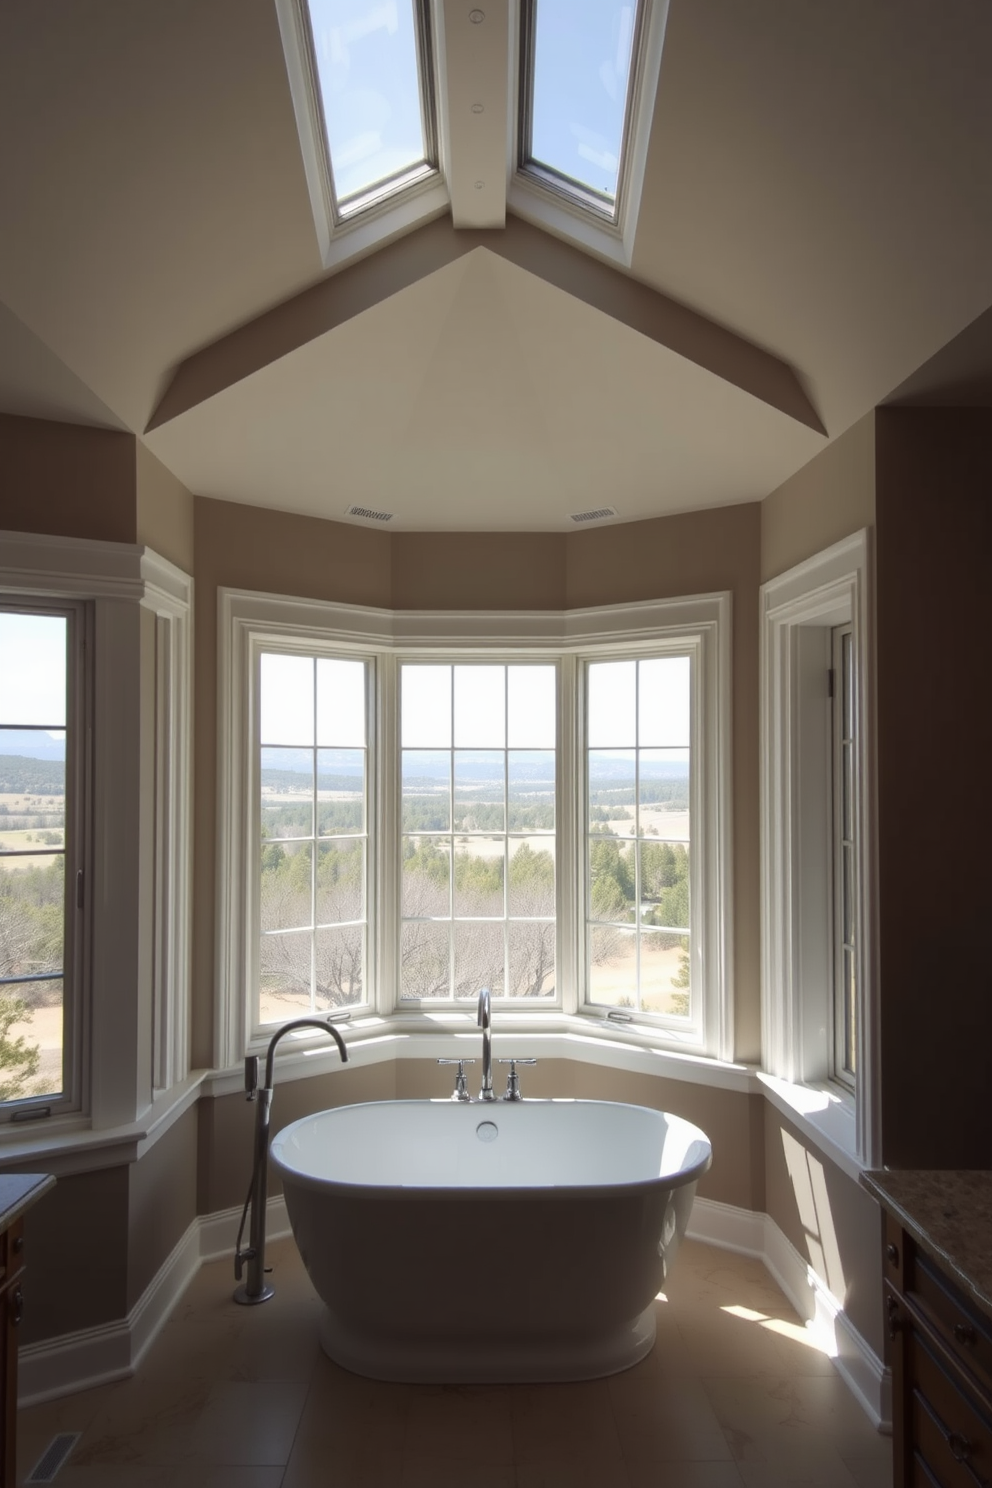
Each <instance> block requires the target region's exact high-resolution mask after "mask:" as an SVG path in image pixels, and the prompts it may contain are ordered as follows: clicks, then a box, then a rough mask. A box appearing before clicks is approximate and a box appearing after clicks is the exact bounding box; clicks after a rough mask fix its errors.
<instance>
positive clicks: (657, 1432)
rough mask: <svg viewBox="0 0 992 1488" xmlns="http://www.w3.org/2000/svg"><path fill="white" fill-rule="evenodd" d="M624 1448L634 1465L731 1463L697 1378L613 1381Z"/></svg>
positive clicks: (615, 1411) (621, 1378) (619, 1378)
mask: <svg viewBox="0 0 992 1488" xmlns="http://www.w3.org/2000/svg"><path fill="white" fill-rule="evenodd" d="M609 1384H610V1395H611V1398H612V1401H613V1415H614V1419H615V1421H616V1423H617V1432H618V1434H619V1437H620V1446H621V1450H622V1452H623V1455H624V1457H625V1458H626V1459H627V1460H628V1461H631V1462H720V1461H729V1460H730V1458H731V1452H730V1448H729V1446H728V1444H727V1439H726V1436H725V1435H724V1432H723V1430H722V1427H721V1425H720V1422H719V1420H718V1418H717V1415H716V1412H715V1411H714V1409H713V1407H712V1405H711V1403H710V1400H709V1398H708V1396H707V1394H706V1392H705V1390H704V1389H703V1388H702V1386H701V1385H700V1384H699V1382H698V1381H697V1380H695V1379H682V1380H680V1379H673V1378H670V1377H665V1378H658V1379H647V1378H642V1379H629V1378H627V1377H625V1376H624V1375H622V1374H619V1375H614V1376H613V1377H612V1379H611V1380H610V1382H609Z"/></svg>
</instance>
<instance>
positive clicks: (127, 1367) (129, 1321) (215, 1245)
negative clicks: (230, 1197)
mask: <svg viewBox="0 0 992 1488" xmlns="http://www.w3.org/2000/svg"><path fill="white" fill-rule="evenodd" d="M265 1214H266V1220H265V1232H266V1236H267V1238H268V1239H269V1240H278V1239H280V1238H281V1237H282V1236H284V1235H288V1234H289V1233H290V1227H289V1216H288V1215H287V1213H286V1203H285V1200H284V1199H283V1197H282V1195H281V1194H278V1195H277V1196H276V1197H275V1198H272V1199H269V1201H268V1204H267V1205H266V1209H265ZM240 1221H241V1208H240V1206H239V1207H238V1208H236V1209H223V1210H220V1211H219V1212H218V1213H216V1214H206V1215H203V1216H201V1217H199V1218H197V1219H194V1220H193V1222H192V1223H191V1224H190V1226H189V1228H188V1229H187V1231H186V1233H185V1234H184V1235H183V1237H182V1239H181V1240H180V1241H179V1243H178V1244H177V1245H176V1246H175V1248H174V1249H173V1251H172V1254H171V1255H170V1256H169V1257H168V1259H167V1260H166V1261H164V1262H163V1264H162V1265H161V1266H160V1267H159V1269H158V1271H157V1272H156V1274H155V1276H154V1277H153V1278H152V1280H151V1282H150V1283H149V1285H148V1286H147V1287H146V1288H145V1290H144V1292H143V1293H142V1294H141V1296H140V1297H139V1299H138V1301H137V1302H136V1303H135V1305H134V1306H133V1307H132V1308H131V1311H130V1312H129V1313H128V1315H127V1317H126V1318H120V1319H119V1320H118V1321H117V1322H113V1323H106V1324H104V1326H102V1327H99V1328H84V1329H82V1330H81V1331H80V1332H78V1333H64V1334H62V1336H61V1337H59V1338H46V1339H44V1340H43V1342H41V1343H29V1344H26V1345H25V1346H24V1347H23V1348H22V1349H21V1350H20V1351H19V1355H18V1404H19V1405H21V1406H25V1405H39V1404H40V1403H41V1402H42V1401H43V1400H52V1399H54V1398H55V1397H57V1396H59V1395H72V1394H74V1393H75V1392H76V1391H77V1390H91V1389H92V1388H93V1387H94V1386H95V1385H106V1384H109V1383H110V1382H111V1381H112V1380H118V1379H126V1378H127V1377H128V1375H131V1374H133V1373H134V1371H135V1370H136V1369H137V1367H138V1365H139V1364H140V1363H141V1361H142V1359H143V1358H144V1356H145V1354H146V1353H147V1352H148V1350H149V1348H150V1347H151V1345H152V1344H153V1343H154V1341H155V1339H156V1338H157V1337H158V1334H159V1332H160V1330H161V1328H162V1327H163V1326H164V1324H165V1323H166V1322H167V1321H168V1318H169V1315H170V1313H171V1312H172V1309H173V1308H174V1307H175V1305H176V1303H177V1302H178V1301H179V1299H180V1297H181V1296H182V1294H183V1292H184V1291H185V1290H186V1288H187V1286H188V1285H189V1283H190V1282H191V1281H192V1279H193V1277H194V1276H195V1275H196V1273H197V1271H198V1270H199V1268H200V1266H201V1265H202V1264H203V1262H204V1261H215V1260H219V1259H220V1258H222V1257H223V1256H230V1255H233V1254H234V1246H235V1242H236V1240H237V1237H238V1225H239V1223H240ZM231 1290H232V1291H233V1290H234V1278H233V1276H232V1278H231Z"/></svg>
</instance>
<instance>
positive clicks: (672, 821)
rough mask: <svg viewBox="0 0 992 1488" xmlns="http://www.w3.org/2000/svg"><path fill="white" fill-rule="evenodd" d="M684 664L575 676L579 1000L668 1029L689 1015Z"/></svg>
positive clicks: (602, 669) (686, 659)
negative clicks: (580, 863) (582, 951)
mask: <svg viewBox="0 0 992 1488" xmlns="http://www.w3.org/2000/svg"><path fill="white" fill-rule="evenodd" d="M692 684H693V668H692V661H691V657H690V656H688V655H665V656H655V657H644V658H636V659H635V658H625V659H623V660H615V661H590V662H589V663H587V667H586V696H587V704H586V751H585V759H586V768H585V778H586V847H587V851H586V863H585V874H586V905H587V919H586V963H587V976H588V980H587V1000H588V1001H589V1002H590V1003H591V1004H593V1005H598V1006H605V1007H608V1008H611V1009H614V1010H616V1011H618V1012H620V1013H621V1014H622V1013H623V1012H624V1011H626V1010H629V1012H630V1014H631V1015H632V1016H633V1015H635V1014H638V1015H646V1016H650V1017H656V1018H659V1019H662V1020H665V1021H666V1022H671V1023H673V1024H675V1025H678V1024H679V1023H687V1022H688V1021H689V1020H690V1019H691V1018H692V1017H693V1016H694V1015H695V1012H696V1009H695V1007H694V1002H696V1001H698V996H699V994H698V990H696V989H694V988H693V986H692V971H691V959H692V958H691V955H690V936H691V933H692V917H691V908H690V868H691V858H690V853H691V835H690V801H691V786H692V778H691V770H692V747H691V737H692V734H691V715H692Z"/></svg>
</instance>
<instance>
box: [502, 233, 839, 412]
mask: <svg viewBox="0 0 992 1488" xmlns="http://www.w3.org/2000/svg"><path fill="white" fill-rule="evenodd" d="M485 242H486V247H487V248H489V249H490V250H491V251H492V252H493V253H497V254H499V256H500V257H501V258H505V259H506V260H507V261H508V262H509V263H513V264H516V265H517V266H518V267H519V268H521V269H526V270H527V272H528V273H530V274H534V275H536V276H537V278H539V279H543V280H544V281H545V282H546V283H548V284H553V285H554V286H555V287H556V288H557V289H561V290H564V292H565V293H566V294H570V295H574V296H575V298H576V299H578V300H582V301H584V303H585V304H587V305H591V306H592V307H593V309H595V310H601V311H602V312H603V314H604V315H610V316H612V317H613V319H614V320H618V321H620V322H621V324H622V325H627V326H630V327H631V329H632V330H635V331H639V332H640V334H641V335H642V336H647V337H649V338H650V340H652V341H657V342H658V344H659V345H660V346H665V347H667V348H668V350H669V351H674V352H675V353H676V355H677V356H682V357H685V358H686V360H687V361H690V362H695V364H696V366H697V367H702V368H704V369H705V371H707V372H712V373H713V374H714V376H716V377H720V378H722V379H723V380H724V382H729V383H731V384H732V385H733V386H734V387H738V388H740V389H741V391H742V392H746V393H750V394H751V395H752V396H753V397H755V398H760V400H761V402H762V403H767V404H768V406H769V407H771V408H777V409H778V411H779V412H780V413H784V414H786V415H787V416H788V417H789V418H792V419H795V420H796V421H797V422H798V423H800V424H805V426H806V427H807V428H808V429H813V430H814V431H815V432H816V433H817V434H823V435H826V432H827V431H826V429H825V428H824V426H823V424H822V422H821V420H820V418H819V416H818V414H817V412H816V410H815V408H814V407H813V405H812V403H810V401H809V399H808V397H807V396H806V394H805V392H804V391H803V389H802V386H801V384H800V382H799V379H798V378H797V376H796V374H795V372H794V371H793V370H792V368H791V367H790V366H789V365H788V363H787V362H783V361H781V360H780V359H779V358H778V357H776V356H772V354H771V353H770V352H768V351H762V350H761V348H760V347H758V346H755V345H753V343H752V342H750V341H745V340H744V339H743V337H741V336H737V335H735V334H734V332H733V331H728V330H726V329H725V328H724V327H723V326H721V325H718V324H717V323H716V322H715V321H712V320H707V318H706V316H705V315H700V314H699V313H698V312H697V311H695V310H690V309H689V308H688V307H687V306H686V305H681V304H679V302H678V301H677V300H670V299H669V298H668V296H667V295H665V294H662V293H661V291H660V290H656V289H652V288H651V287H650V285H647V284H641V283H640V281H639V280H637V279H632V278H631V277H630V276H629V275H628V274H624V273H622V272H620V271H619V270H617V269H614V268H611V267H610V265H609V264H605V263H602V262H601V261H600V260H599V259H595V258H591V257H590V256H589V254H587V253H583V252H582V251H581V250H580V249H578V248H573V247H571V246H570V245H569V244H568V243H564V242H562V240H561V239H560V238H554V237H551V235H550V234H549V233H546V232H543V231H542V230H541V229H540V228H538V227H533V226H532V225H531V224H530V223H529V222H524V221H523V219H522V218H519V217H510V218H508V220H507V224H506V231H505V232H502V233H493V234H492V236H491V237H488V238H487V239H486V240H485Z"/></svg>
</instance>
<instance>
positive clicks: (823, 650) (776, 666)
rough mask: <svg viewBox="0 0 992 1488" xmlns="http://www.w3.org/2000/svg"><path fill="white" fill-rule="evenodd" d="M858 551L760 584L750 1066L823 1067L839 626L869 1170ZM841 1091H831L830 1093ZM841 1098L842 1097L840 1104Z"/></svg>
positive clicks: (859, 1119)
mask: <svg viewBox="0 0 992 1488" xmlns="http://www.w3.org/2000/svg"><path fill="white" fill-rule="evenodd" d="M869 591H870V543H869V534H868V531H867V530H863V531H861V532H858V533H855V534H854V535H853V536H852V537H849V538H846V539H844V540H843V541H842V542H839V543H837V544H835V545H834V546H833V547H831V548H828V549H826V550H825V551H824V552H822V553H819V554H817V555H816V556H815V557H813V558H811V559H809V560H807V561H806V562H804V563H801V564H799V565H797V566H796V567H795V568H792V569H790V570H789V571H788V572H786V573H784V574H782V575H780V576H779V577H777V578H775V579H771V580H769V581H768V582H767V583H765V584H763V585H762V587H761V758H762V775H761V860H762V870H761V883H762V907H761V939H762V989H761V990H762V1030H763V1038H762V1062H763V1066H764V1069H765V1071H767V1073H768V1074H770V1075H772V1076H774V1077H776V1078H777V1079H778V1080H781V1081H784V1082H786V1083H788V1084H791V1085H811V1086H814V1087H817V1088H821V1089H824V1090H826V1091H828V1090H829V1082H830V1081H831V1076H832V1073H833V1069H834V1051H833V1027H834V996H835V989H834V979H833V975H832V965H833V952H832V947H833V942H834V933H833V932H834V922H833V891H832V883H831V875H832V866H831V860H832V852H831V845H830V840H831V836H832V832H831V821H830V818H831V812H832V802H831V798H832V795H833V791H832V751H831V748H830V726H831V724H830V706H829V697H828V686H829V677H828V674H829V669H830V656H831V650H830V646H831V631H832V629H833V628H834V627H835V626H837V625H843V624H846V623H848V622H849V623H850V625H851V628H852V636H853V643H852V665H853V684H854V713H855V740H856V742H855V748H854V782H853V791H854V841H855V859H856V865H857V867H856V872H855V878H856V884H857V891H856V902H855V906H854V920H855V948H856V978H857V999H858V1001H857V1008H856V1037H857V1058H856V1064H857V1073H856V1078H855V1087H854V1112H853V1117H854V1121H853V1132H854V1145H855V1148H856V1153H857V1157H858V1160H859V1161H861V1162H864V1163H869V1164H870V1163H871V1162H872V1161H873V1160H874V1154H875V1152H876V1143H877V1133H878V1129H879V1128H878V1105H877V1102H878V1082H877V1079H875V1078H874V1076H873V1070H874V1057H875V1050H876V1048H877V1023H876V1012H875V1006H874V998H873V996H872V994H871V984H872V980H873V978H872V970H873V967H872V909H873V904H872V894H871V888H870V872H869V865H870V862H871V856H870V855H871V834H870V820H871V798H872V796H871V771H870V759H871V753H870V748H871V739H870V728H871V715H870V707H869V703H870V690H869V689H870V680H869V679H870V672H869V658H870V655H871V635H870V599H869ZM840 1089H841V1087H840V1085H834V1086H833V1090H834V1092H835V1094H834V1096H833V1097H828V1098H832V1099H833V1100H836V1099H837V1096H836V1092H838V1091H839V1090H840ZM841 1099H842V1100H843V1097H841Z"/></svg>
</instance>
